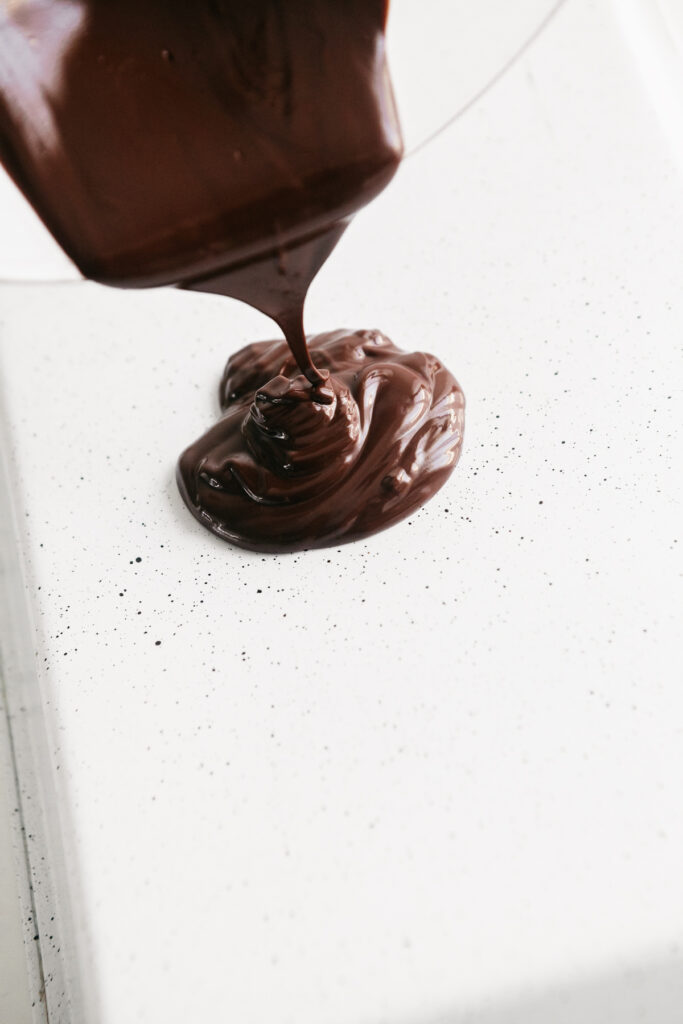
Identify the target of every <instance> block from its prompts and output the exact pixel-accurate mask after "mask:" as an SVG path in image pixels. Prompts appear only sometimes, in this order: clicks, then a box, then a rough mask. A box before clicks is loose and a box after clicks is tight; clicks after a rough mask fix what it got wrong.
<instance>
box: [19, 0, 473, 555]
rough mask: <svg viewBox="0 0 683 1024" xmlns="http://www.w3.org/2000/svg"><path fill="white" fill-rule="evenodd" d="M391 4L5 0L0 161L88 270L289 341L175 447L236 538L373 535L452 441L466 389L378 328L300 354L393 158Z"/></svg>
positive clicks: (259, 361) (444, 462) (264, 351)
mask: <svg viewBox="0 0 683 1024" xmlns="http://www.w3.org/2000/svg"><path fill="white" fill-rule="evenodd" d="M386 14H387V0H192V2H188V0H49V2H46V0H21V2H20V3H5V4H3V3H2V0H0V159H2V160H3V162H4V163H5V164H6V166H7V168H8V170H9V172H10V174H12V176H13V177H14V179H15V181H16V182H17V184H18V185H19V187H20V188H22V189H23V191H24V192H25V194H26V196H27V197H28V198H29V199H30V201H31V202H32V203H33V205H34V207H35V208H36V210H37V211H38V213H39V214H40V215H41V216H42V218H43V220H44V221H45V223H46V224H47V226H48V227H49V228H50V229H51V231H52V232H53V234H54V235H55V237H56V238H57V240H58V241H59V242H60V243H61V245H62V246H63V248H64V249H65V251H66V252H67V253H68V254H69V255H70V256H71V258H72V259H73V260H74V261H75V262H76V264H77V265H78V266H79V268H80V269H81V271H82V272H83V274H84V275H85V276H86V277H90V278H93V279H94V280H96V281H101V282H103V283H105V284H110V285H119V286H125V287H145V286H151V285H159V284H180V285H182V286H183V287H186V288H192V289H195V290H197V291H205V292H214V293H216V294H220V295H229V296H232V297H235V298H238V299H241V300H243V301H245V302H248V303H250V304H251V305H253V306H255V307H256V308H257V309H260V310H261V311H263V312H264V313H266V314H267V315H268V316H270V317H272V318H273V319H274V320H275V321H276V322H277V323H278V324H279V326H280V327H281V328H282V330H283V332H284V334H285V337H286V339H287V343H288V345H289V348H290V350H291V353H292V356H293V358H292V357H291V356H290V355H289V354H288V352H287V350H286V348H285V346H284V344H283V343H281V342H280V343H275V342H274V343H272V344H265V345H264V344H257V345H252V346H248V347H247V348H246V349H243V350H242V351H241V352H240V353H238V354H237V355H236V356H235V357H234V358H233V359H232V360H231V362H230V364H229V372H228V377H227V384H226V386H227V387H228V389H229V394H226V395H224V407H225V416H224V418H223V419H222V420H221V421H220V423H219V424H217V426H216V427H214V429H213V430H212V431H210V432H209V434H207V436H206V437H205V438H203V439H202V440H201V441H200V442H198V443H197V444H196V445H194V446H193V447H192V448H190V449H188V451H187V452H186V453H185V455H183V457H182V459H181V462H180V470H179V482H180V486H181V490H182V491H183V495H184V497H185V499H186V501H187V502H188V504H189V505H190V508H191V509H192V511H193V512H194V513H195V515H197V517H198V518H199V519H200V521H201V522H203V523H205V524H206V525H207V526H209V527H210V528H211V529H212V530H214V531H215V532H216V533H218V534H219V535H221V536H224V537H228V538H229V539H231V540H234V541H235V542H236V543H239V544H244V545H246V546H252V547H256V548H259V549H263V550H284V549H287V550H288V549H291V548H295V547H301V546H304V545H306V546H309V545H320V544H324V543H331V542H337V541H339V540H341V539H343V540H349V539H351V538H352V537H358V536H363V535H365V534H368V533H372V532H374V531H375V530H378V529H381V528H382V527H384V526H388V525H389V524H390V523H393V522H395V521H396V520H398V519H400V518H402V517H403V516H405V515H407V514H408V513H409V512H411V511H412V510H413V509H414V508H416V507H417V506H418V505H419V504H421V503H422V502H423V501H425V500H426V499H427V498H428V497H429V496H430V495H431V494H432V493H433V492H434V491H435V490H436V489H437V488H438V487H439V486H440V485H441V483H443V481H444V480H445V478H446V476H447V475H448V474H449V473H450V471H451V469H452V468H453V466H454V465H455V462H456V459H457V456H458V452H459V449H460V444H461V440H462V418H463V399H462V393H461V392H460V391H459V389H458V388H457V385H456V384H455V381H454V380H453V378H452V377H451V376H450V374H449V373H448V372H447V371H446V370H445V369H444V368H443V367H442V366H441V364H440V363H439V362H438V361H437V360H435V359H434V358H433V357H431V356H425V355H406V354H404V353H401V352H399V350H398V349H396V348H394V347H393V345H391V343H390V342H388V341H387V340H386V339H384V338H383V337H382V336H381V335H380V334H378V333H377V332H359V333H355V334H354V333H348V332H336V333H334V334H330V335H323V336H321V337H319V338H317V339H315V341H314V342H313V346H312V351H309V348H308V346H307V341H306V336H305V333H304V324H303V308H304V300H305V298H306V293H307V290H308V287H309V285H310V283H311V281H312V280H313V277H314V276H315V274H316V273H317V271H318V270H319V268H320V267H321V266H322V264H323V263H324V261H325V259H326V258H327V257H328V255H329V254H330V252H331V251H332V249H333V248H334V246H335V244H336V243H337V241H338V239H339V238H340V236H341V235H342V233H343V231H344V229H345V228H346V226H347V224H348V222H349V219H350V218H351V216H352V215H353V214H354V213H355V212H356V211H357V210H358V209H359V208H360V207H362V206H363V205H364V204H366V203H367V202H369V201H370V200H371V199H372V198H373V197H374V196H376V195H377V194H378V193H379V192H380V191H381V190H382V189H383V188H384V187H385V185H387V183H388V182H389V181H390V179H391V177H392V176H393V174H394V173H395V171H396V168H397V167H398V164H399V161H400V158H401V152H402V144H401V135H400V129H399V125H398V120H397V116H396V110H395V106H394V100H393V95H392V91H391V83H390V80H389V75H388V71H387V66H386V62H385V55H384V27H385V21H386ZM226 312H227V310H226ZM294 360H296V363H295V361H294ZM297 365H298V368H299V369H300V370H301V372H302V374H303V375H304V376H302V377H298V376H297ZM328 371H329V372H328Z"/></svg>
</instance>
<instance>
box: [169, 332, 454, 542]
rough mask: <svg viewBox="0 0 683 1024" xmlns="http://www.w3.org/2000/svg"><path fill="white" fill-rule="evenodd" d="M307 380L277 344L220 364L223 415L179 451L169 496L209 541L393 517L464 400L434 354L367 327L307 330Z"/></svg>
mask: <svg viewBox="0 0 683 1024" xmlns="http://www.w3.org/2000/svg"><path fill="white" fill-rule="evenodd" d="M309 347H310V351H311V355H312V357H313V359H314V361H315V365H316V366H317V367H318V369H319V370H320V371H321V376H322V378H323V379H322V381H321V383H319V384H318V385H316V386H314V387H312V386H311V384H310V382H309V381H308V380H307V379H306V378H305V377H304V376H303V375H301V374H300V371H299V369H298V367H297V365H296V363H295V362H294V360H293V358H292V356H291V353H290V351H289V349H288V348H287V345H286V344H285V342H283V341H272V342H258V343H256V344H253V345H247V346H246V347H245V348H243V349H241V350H240V351H239V352H237V353H236V354H235V355H234V356H232V358H231V359H230V360H229V362H228V364H227V366H226V369H225V373H224V375H223V380H222V383H221V388H220V400H221V407H222V409H223V416H222V418H221V419H220V420H219V421H218V422H217V423H216V424H215V425H214V426H213V427H212V428H211V429H210V430H209V431H208V432H207V433H206V434H204V436H203V437H201V438H200V439H199V440H198V441H196V442H195V444H193V445H191V446H190V447H189V448H188V449H187V450H186V451H185V452H184V453H183V454H182V455H181V457H180V460H179V463H178V471H177V478H178V484H179V487H180V492H181V494H182V496H183V498H184V500H185V502H186V504H187V506H188V508H189V509H190V511H191V512H192V513H193V515H194V516H195V517H196V518H197V519H198V520H199V522H200V523H202V525H204V526H206V527H207V528H208V529H210V530H212V531H213V532H214V533H215V534H217V535H218V536H219V537H222V538H224V539H226V540H229V541H232V542H233V543H234V544H238V545H240V546H241V547H245V548H251V549H253V550H258V551H273V552H275V551H277V552H284V551H296V550H299V549H301V548H311V547H323V546H326V545H329V544H339V543H342V542H344V541H350V540H356V539H358V538H360V537H365V536H368V535H369V534H372V533H376V532H377V531H378V530H382V529H384V528H385V527H387V526H390V525H391V524H393V523H395V522H397V521H398V520H400V519H403V518H404V517H405V516H407V515H409V514H410V513H411V512H413V511H415V510H416V509H417V508H418V507H419V506H420V505H422V504H424V502H425V501H427V500H428V499H429V498H430V497H432V495H433V494H434V493H435V492H436V491H437V490H438V489H439V488H440V487H441V485H442V484H443V483H444V482H445V481H446V479H447V478H448V476H449V475H450V473H451V472H452V470H453V469H454V468H455V465H456V463H457V461H458V457H459V454H460V449H461V445H462V436H463V427H464V407H465V400H464V396H463V393H462V391H461V390H460V388H459V386H458V384H457V382H456V380H455V379H454V377H453V376H452V375H451V374H450V373H449V371H448V370H447V369H446V368H445V367H444V366H443V365H442V363H441V362H440V361H439V360H438V359H436V357H434V356H432V355H427V354H426V353H423V352H412V353H406V352H402V351H401V350H400V349H399V348H397V347H396V346H395V345H394V344H393V343H392V342H391V341H390V340H389V339H388V338H387V337H385V336H384V335H383V334H381V333H380V332H379V331H345V330H340V331H332V332H330V333H328V334H321V335H318V336H316V337H314V338H310V339H309Z"/></svg>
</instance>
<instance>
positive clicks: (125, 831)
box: [0, 0, 683, 1024]
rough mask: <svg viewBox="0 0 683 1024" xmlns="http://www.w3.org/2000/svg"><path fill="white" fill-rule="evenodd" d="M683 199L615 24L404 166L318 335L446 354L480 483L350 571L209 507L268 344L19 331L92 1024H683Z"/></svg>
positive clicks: (223, 318)
mask: <svg viewBox="0 0 683 1024" xmlns="http://www.w3.org/2000/svg"><path fill="white" fill-rule="evenodd" d="M682 186H683V182H682V181H681V176H680V171H679V170H678V169H677V167H676V166H675V164H674V163H673V161H672V159H671V158H670V155H669V148H668V143H667V140H666V137H665V135H664V133H663V132H662V129H661V128H660V126H659V124H658V122H657V120H656V118H655V116H654V113H653V111H652V109H651V107H650V103H649V100H648V99H647V97H646V95H645V92H644V90H643V87H642V85H641V82H640V79H639V77H638V72H637V70H636V67H635V64H634V63H633V62H632V58H631V56H630V54H629V51H628V49H627V47H626V45H625V43H624V41H623V40H622V38H621V36H620V34H619V28H618V26H617V23H616V21H615V19H614V16H613V14H612V13H611V8H610V7H609V5H608V4H607V3H606V2H596V0H571V2H570V3H569V4H568V6H567V7H566V9H565V10H564V12H563V13H562V14H561V15H560V17H559V18H558V19H557V21H556V22H555V24H554V25H553V26H552V27H551V28H550V29H549V31H548V33H547V34H546V36H545V37H544V38H543V40H542V41H541V42H540V43H539V45H538V46H537V47H536V48H535V49H534V50H533V52H532V54H531V55H530V56H529V57H527V58H526V59H525V61H524V62H523V63H522V64H521V65H520V66H519V67H518V68H517V69H516V70H515V71H514V72H513V73H512V74H511V75H510V76H509V78H507V79H506V82H505V83H504V87H501V88H499V89H497V90H495V91H494V92H493V93H491V94H490V95H489V96H488V97H487V98H486V99H485V101H484V102H483V103H482V104H481V105H479V106H478V107H477V108H475V109H474V110H473V111H471V112H470V114H469V115H468V116H467V118H466V119H464V120H463V121H462V122H461V123H460V124H459V125H458V127H457V128H456V129H455V130H453V131H451V132H449V133H447V134H445V135H443V136H442V137H441V138H440V139H439V140H438V141H437V142H435V143H434V144H433V145H432V146H430V147H428V148H427V149H425V150H423V151H422V152H421V153H420V154H419V155H418V156H416V157H415V158H414V159H412V160H409V161H408V162H407V163H406V164H405V165H404V167H403V168H402V170H401V172H400V174H399V176H398V178H397V180H396V181H395V183H394V184H393V185H392V187H391V188H390V189H389V190H388V191H387V192H386V193H385V194H384V196H383V197H381V198H380V200H378V201H377V203H376V204H374V205H373V207H372V208H370V209H369V210H368V211H367V212H366V213H365V215H364V216H362V217H360V218H359V219H358V221H357V223H356V224H355V225H354V226H353V227H352V228H351V229H350V231H349V233H348V235H347V237H346V238H345V239H344V241H343V242H342V244H341V245H340V248H339V251H338V253H337V254H336V255H335V257H334V258H333V259H332V261H331V262H330V264H329V266H328V267H327V268H326V270H325V272H324V273H323V274H322V276H321V278H320V280H319V282H317V284H316V285H315V287H314V289H313V292H312V294H311V298H310V303H309V316H308V322H309V329H310V330H317V329H324V328H328V327H336V326H340V325H343V324H348V325H359V326H367V327H372V326H375V325H376V326H379V327H381V328H382V329H383V330H385V331H386V332H387V333H388V334H390V335H391V336H393V338H394V340H395V341H396V342H397V343H399V344H402V345H410V344H414V345H416V346H421V347H422V346H423V347H425V348H428V349H433V350H434V351H436V352H438V353H439V355H441V356H443V357H444V359H445V360H446V361H447V362H448V364H449V365H450V366H451V368H452V369H453V370H454V372H455V373H456V374H457V376H458V377H459V379H460V380H461V382H462V384H463V386H464V389H465V392H466V394H467V398H468V420H467V427H466V445H465V452H464V455H463V458H462V461H461V465H460V467H459V469H458V470H457V471H456V474H455V475H454V477H453V479H452V481H451V483H450V484H449V485H448V486H447V488H446V489H445V490H444V491H443V492H442V493H441V494H440V495H439V496H438V497H437V498H436V499H435V500H434V501H433V502H432V503H431V504H430V505H429V506H428V507H427V508H426V509H424V510H423V511H422V512H421V513H420V514H419V515H417V516H416V517H414V519H413V520H412V521H411V522H408V523H405V524H403V525H401V526H399V527H397V528H395V529H393V530H391V531H389V532H387V533H385V534H383V535H381V536H379V537H377V538H375V539H373V540H371V541H369V542H367V543H362V544H358V545H351V546H347V547H345V548H343V549H340V550H335V549H332V550H330V551H320V552H315V553H304V554H302V555H299V556H292V557H285V558H273V557H261V556H259V555H250V554H246V553H244V552H240V551H237V550H234V549H231V548H230V547H228V546H227V545H225V544H223V543H221V542H220V541H218V540H217V539H215V538H213V537H211V536H210V535H208V534H207V533H205V532H204V531H203V530H202V529H201V527H199V526H198V525H197V524H196V523H195V522H194V521H193V520H192V519H191V518H190V516H189V515H188V514H187V513H186V511H185V510H184V508H183V506H182V503H181V501H180V499H179V497H178V495H177V493H176V489H175V485H174V483H173V479H172V473H173V463H174V459H175V456H176V454H177V453H178V452H179V451H180V449H181V448H182V446H183V445H184V444H185V443H186V442H187V441H188V440H189V439H191V438H193V437H194V436H195V435H196V434H197V433H198V432H200V431H201V430H202V429H203V428H204V427H205V426H206V425H208V424H209V423H210V422H211V421H212V418H213V416H214V415H215V412H216V403H215V397H214V393H215V387H216V384H217V381H218V377H219V374H220V371H221V368H222V365H223V362H224V360H225V359H226V357H227V355H228V354H229V353H230V351H232V350H233V349H234V348H236V347H237V346H239V345H241V344H242V343H244V342H246V341H247V340H251V339H254V338H257V337H265V336H268V335H269V334H270V333H271V331H270V328H269V326H268V324H267V322H266V321H265V320H263V319H262V318H260V317H259V316H258V315H257V314H256V313H254V312H253V311H250V310H248V309H246V308H241V307H240V306H239V305H237V304H235V303H231V302H228V301H221V300H219V299H216V300H213V299H210V298H205V297H202V296H193V295H189V294H188V295H186V294H181V293H176V292H173V291H159V292H156V293H146V294H127V293H120V292H114V291H105V290H102V289H99V288H97V287H95V286H90V285H72V286H65V287H62V288H59V287H52V288H37V287H34V288H29V287H25V286H24V287H14V288H11V287H6V288H4V289H2V291H0V374H1V379H2V383H3V388H4V396H3V405H4V414H5V417H6V419H7V422H8V430H9V438H10V441H9V452H10V455H11V462H12V465H11V469H12V473H13V474H14V479H15V481H16V483H17V491H16V501H17V506H18V510H19V523H20V526H19V534H20V537H19V539H20V546H21V550H22V551H23V552H24V555H25V558H26V562H27V580H28V590H29V594H30V598H31V603H32V607H33V612H34V615H35V619H36V623H37V630H38V633H37V640H36V657H35V666H36V669H37V673H38V677H39V681H40V686H41V687H42V692H43V695H44V702H45V713H46V716H47V724H48V731H49V735H50V737H51V739H50V742H51V745H52V746H51V751H50V753H51V758H52V761H53V765H54V768H55V769H56V771H55V778H56V782H55V785H56V788H57V791H58V793H59V795H60V800H61V806H62V809H63V811H64V820H65V823H66V824H65V828H66V837H65V843H66V863H67V871H66V875H67V877H68V878H70V879H71V884H72V886H73V893H74V896H73V899H74V903H75V907H76V910H75V913H76V917H77V919H78V921H79V922H80V923H79V924H78V926H77V928H76V933H77V935H79V936H80V945H79V946H78V949H79V955H80V956H82V957H86V955H87V959H86V960H85V961H83V962H81V963H80V965H79V967H80V972H81V975H82V977H83V978H85V980H86V982H87V985H86V1000H87V999H90V1000H92V1002H91V1003H90V1008H89V1010H88V1015H87V1020H88V1024H91V1022H92V1021H93V1020H97V1021H98V1022H100V1021H101V1022H102V1024H121V1022H126V1024H128V1022H130V1024H138V1022H139V1024H143V1022H144V1024H158V1022H159V1021H163V1022H164V1024H186V1022H187V1021H190V1020H192V1021H213V1020H218V1021H233V1020H235V1021H237V1020H239V1021H240V1022H241V1024H263V1022H265V1021H269V1022H272V1024H290V1022H292V1024H294V1022H296V1024H380V1022H387V1024H388V1022H391V1024H422V1022H424V1024H436V1022H439V1024H465V1022H481V1024H503V1022H504V1024H517V1022H520V1024H521V1022H524V1024H530V1022H532V1024H536V1022H539V1024H540V1022H541V1021H543V1022H544V1024H546V1022H547V1021H552V1022H553V1024H603V1022H604V1021H607V1020H619V1022H620V1024H631V1022H635V1021H640V1022H643V1021H645V1022H646V1024H674V1021H678V1020H679V1017H680V1006H681V1001H682V1000H683V948H682V946H681V943H682V942H683V899H681V896H683V892H682V888H683V883H682V882H681V871H680V864H681V859H682V858H683V816H681V814H680V803H681V798H680V787H681V777H682V775H683V742H682V739H683V696H682V694H681V638H680V623H681V613H682V612H683V585H682V559H681V547H682V546H683V538H682V537H681V525H680V524H681V506H680V503H681V492H682V485H681V473H680V465H681V457H682V456H683V432H682V431H681V425H680V421H681V416H680V409H681V400H682V399H683V394H682V381H683V349H682V346H681V336H682V335H681V324H682V323H683V293H682V289H681V270H682V269H683V187H682ZM74 325H76V327H75V326H74ZM138 559H140V561H138ZM159 642H160V643H159ZM26 685H28V686H29V688H30V687H31V685H32V684H31V682H30V680H29V681H28V683H27V684H26ZM25 795H26V794H25ZM28 795H29V796H30V794H28ZM35 870H36V871H37V872H38V873H40V871H41V870H42V869H41V866H40V863H39V859H38V858H37V867H36V869H35ZM48 895H49V894H48ZM48 905H49V900H48V903H47V904H46V907H47V906H48ZM43 912H44V913H45V912H47V911H43ZM43 945H44V948H45V950H46V956H47V957H48V960H49V958H50V957H51V956H52V957H53V958H54V951H52V952H51V951H50V944H49V941H48V940H47V939H46V938H45V939H44V940H43ZM60 956H61V954H60ZM55 962H57V963H59V957H56V959H55ZM66 973H67V974H69V973H73V964H71V965H69V968H68V970H67V972H66ZM60 999H61V993H58V992H56V991H53V989H52V988H51V986H50V985H48V1002H49V1001H50V1000H52V1001H53V1004H52V1005H53V1006H54V1007H55V1009H54V1011H53V1016H52V1018H51V1020H54V1021H55V1022H59V1024H61V1022H62V1021H69V1020H71V1019H72V1016H71V1015H70V1011H69V1009H68V1001H62V1002H59V1000H60ZM86 1005H87V1004H86ZM95 1005H96V1006H97V1010H94V1009H93V1006H95ZM79 1024H80V1021H79Z"/></svg>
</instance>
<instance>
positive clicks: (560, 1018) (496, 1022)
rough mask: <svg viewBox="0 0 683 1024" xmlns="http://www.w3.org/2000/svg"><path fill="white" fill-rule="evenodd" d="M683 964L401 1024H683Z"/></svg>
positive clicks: (647, 967)
mask: <svg viewBox="0 0 683 1024" xmlns="http://www.w3.org/2000/svg"><path fill="white" fill-rule="evenodd" d="M682 1007H683V960H682V959H681V957H680V955H679V956H677V957H676V958H675V959H674V958H673V957H670V958H666V959H661V960H659V961H656V960H654V961H652V962H651V963H649V964H643V965H641V966H639V967H637V968H636V967H634V968H624V970H623V971H615V972H613V973H607V974H605V975H602V976H593V977H591V978H589V979H587V980H586V981H584V982H583V984H580V983H578V982H574V983H570V982H567V983H566V984H565V985H557V986H556V987H552V986H548V987H547V988H545V989H544V990H543V991H538V992H536V993H534V994H533V995H526V996H524V995H518V996H515V997H512V998H511V999H510V1000H506V1001H502V1002H497V1003H495V1004H494V1005H490V1006H483V1007H480V1008H477V1009H474V1010H471V1011H469V1012H468V1011H462V1010H458V1011H454V1012H450V1013H449V1012H448V1011H446V1012H444V1014H443V1015H441V1016H438V1017H432V1018H430V1019H429V1020H427V1019H425V1018H415V1017H414V1018H411V1019H410V1020H409V1021H408V1020H406V1021H404V1022H402V1024H631V1022H633V1024H635V1022H638V1024H680V1020H681V1012H682Z"/></svg>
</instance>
